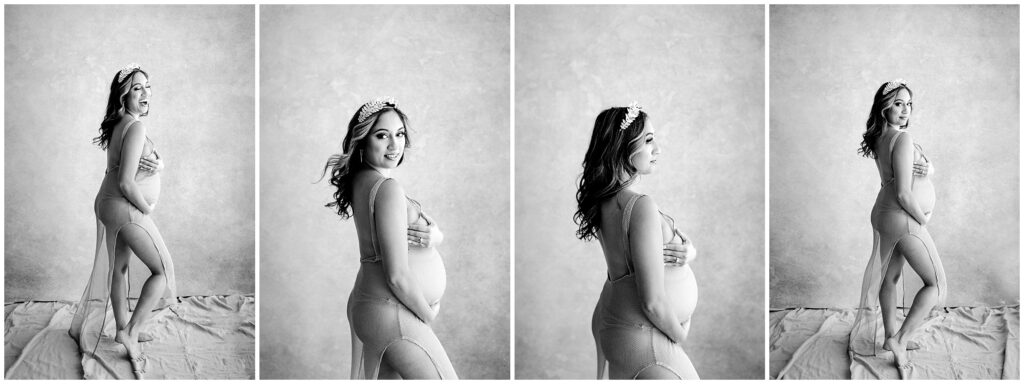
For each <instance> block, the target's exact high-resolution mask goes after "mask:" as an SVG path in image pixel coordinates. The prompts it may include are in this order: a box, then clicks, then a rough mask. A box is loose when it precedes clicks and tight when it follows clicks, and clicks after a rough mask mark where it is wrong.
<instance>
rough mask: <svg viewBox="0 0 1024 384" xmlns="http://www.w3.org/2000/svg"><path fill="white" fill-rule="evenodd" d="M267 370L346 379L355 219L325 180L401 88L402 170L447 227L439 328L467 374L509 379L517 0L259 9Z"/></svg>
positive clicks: (263, 350) (408, 186) (408, 185)
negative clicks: (358, 129) (375, 107)
mask: <svg viewBox="0 0 1024 384" xmlns="http://www.w3.org/2000/svg"><path fill="white" fill-rule="evenodd" d="M260 18H261V20H260V39H261V40H260V41H261V51H260V52H261V56H262V57H261V64H260V72H261V73H260V79H261V80H260V84H261V86H260V93H261V96H260V105H261V129H260V143H261V144H260V147H261V148H260V177H261V179H260V191H261V192H260V193H261V195H260V199H261V201H260V249H261V252H260V253H261V255H260V263H261V264H260V266H261V269H260V271H261V276H260V300H261V306H260V320H261V323H260V377H262V378H293V379H307V378H317V379H328V378H334V379H340V378H348V376H349V371H350V366H349V362H350V356H351V350H350V348H351V347H350V335H349V326H348V321H347V320H346V317H345V303H346V302H347V300H348V295H349V293H350V292H351V291H352V286H353V284H354V279H355V276H356V272H357V270H358V268H359V254H358V248H357V246H356V242H355V239H356V234H355V226H354V225H353V224H352V222H351V221H342V220H340V218H339V217H338V216H337V215H335V214H334V213H332V211H331V210H329V209H327V208H324V206H323V205H324V204H325V203H327V202H328V201H329V200H330V198H331V194H332V193H333V189H331V188H330V186H329V185H328V184H327V182H326V181H323V182H321V183H318V184H313V182H314V181H316V180H317V178H318V177H319V176H320V170H321V169H322V168H323V166H324V162H325V161H326V160H327V157H328V156H329V155H331V154H332V153H335V152H338V151H339V150H340V147H341V141H342V139H343V138H344V135H345V132H346V129H347V124H348V121H349V119H350V118H351V117H352V114H353V113H354V112H355V111H356V108H358V107H359V106H360V105H361V104H362V103H363V102H366V101H368V100H370V99H372V98H373V97H376V96H383V95H391V96H394V97H395V98H396V99H397V101H398V103H399V106H400V107H401V108H402V110H403V111H404V112H405V113H406V114H408V115H409V119H410V122H409V125H410V127H411V139H412V140H413V144H414V145H415V146H416V147H417V148H416V149H412V150H410V152H409V155H408V157H406V161H405V163H404V164H402V166H401V167H399V168H398V169H397V170H396V171H395V173H393V176H394V177H396V178H397V179H399V180H401V182H402V185H403V186H404V188H405V190H406V191H407V192H408V193H409V195H410V196H413V197H415V198H416V199H417V200H419V201H420V202H421V203H423V207H424V210H425V211H426V212H428V213H429V214H430V215H431V216H432V217H433V218H435V219H436V220H437V222H438V225H439V226H440V227H441V229H442V230H443V231H444V234H445V242H444V244H442V245H441V246H440V248H439V250H440V252H441V253H442V254H443V255H444V259H445V265H446V267H447V271H448V290H447V292H446V294H445V299H444V300H445V304H444V307H443V310H442V312H441V315H440V317H439V318H438V320H437V323H435V324H436V326H435V331H436V332H437V335H438V337H439V338H440V339H441V342H442V343H443V344H444V346H445V348H446V349H447V351H448V354H449V356H450V357H451V359H452V362H453V364H454V365H455V369H456V371H458V373H459V376H460V377H462V378H475V379H500V378H508V376H509V327H510V323H509V321H510V317H511V316H509V245H510V244H509V238H508V233H509V225H510V224H509V214H510V213H509V203H510V200H509V198H510V197H509V150H508V148H509V123H508V121H509V113H510V111H509V102H508V101H509V99H508V98H509V92H510V89H509V54H510V50H509V7H508V6H505V5H497V6H301V7H291V6H263V7H261V8H260Z"/></svg>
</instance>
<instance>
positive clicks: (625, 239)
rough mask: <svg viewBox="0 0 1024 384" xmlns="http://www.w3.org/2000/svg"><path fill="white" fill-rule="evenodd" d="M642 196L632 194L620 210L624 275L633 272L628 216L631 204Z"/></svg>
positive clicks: (631, 209) (631, 210)
mask: <svg viewBox="0 0 1024 384" xmlns="http://www.w3.org/2000/svg"><path fill="white" fill-rule="evenodd" d="M644 196H646V195H642V194H637V195H633V197H631V198H629V202H627V203H626V208H625V209H623V210H622V244H623V245H625V247H626V251H625V252H624V253H623V254H624V255H625V256H626V271H627V274H626V276H630V275H632V274H633V256H632V255H631V254H630V251H629V217H630V216H632V214H633V206H634V205H636V201H637V200H640V198H641V197H644Z"/></svg>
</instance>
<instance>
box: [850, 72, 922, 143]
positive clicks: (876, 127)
mask: <svg viewBox="0 0 1024 384" xmlns="http://www.w3.org/2000/svg"><path fill="white" fill-rule="evenodd" d="M886 84H888V83H882V86H880V87H878V91H877V92H875V102H874V103H872V104H871V114H870V115H868V123H867V129H866V130H865V131H864V136H863V137H864V140H863V141H861V142H860V149H858V150H857V153H858V154H860V155H861V156H864V157H868V158H872V159H873V158H875V150H874V149H873V148H874V147H875V143H876V142H877V141H878V138H879V137H882V132H885V125H886V121H885V116H884V115H882V113H884V112H885V110H886V109H889V108H890V107H892V103H893V101H894V100H896V95H897V94H899V93H900V90H901V89H906V90H907V93H909V94H910V99H911V100H913V99H914V91H911V90H910V87H907V85H906V84H900V85H899V86H898V87H896V88H894V89H892V90H889V92H888V93H883V92H882V91H884V90H885V85H886ZM907 127H910V120H907V125H904V126H903V128H907Z"/></svg>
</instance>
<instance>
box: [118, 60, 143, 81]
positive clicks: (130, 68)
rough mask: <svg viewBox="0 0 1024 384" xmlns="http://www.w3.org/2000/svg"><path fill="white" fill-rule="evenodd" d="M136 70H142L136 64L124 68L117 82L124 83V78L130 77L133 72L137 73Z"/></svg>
mask: <svg viewBox="0 0 1024 384" xmlns="http://www.w3.org/2000/svg"><path fill="white" fill-rule="evenodd" d="M136 69H142V68H140V67H139V65H138V64H135V63H131V64H128V65H126V66H124V68H121V72H119V73H118V74H117V82H118V83H120V82H122V81H124V78H125V77H128V75H129V74H131V73H132V71H135V70H136Z"/></svg>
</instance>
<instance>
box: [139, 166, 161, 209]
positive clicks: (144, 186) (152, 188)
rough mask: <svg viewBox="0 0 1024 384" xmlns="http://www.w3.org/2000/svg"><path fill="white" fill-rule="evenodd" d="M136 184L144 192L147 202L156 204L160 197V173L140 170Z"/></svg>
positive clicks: (143, 195)
mask: <svg viewBox="0 0 1024 384" xmlns="http://www.w3.org/2000/svg"><path fill="white" fill-rule="evenodd" d="M135 185H136V186H137V187H138V188H139V192H142V197H144V198H145V199H146V202H147V203H150V204H155V203H156V202H157V200H159V199H160V174H159V173H156V174H146V173H143V172H139V173H138V174H136V175H135Z"/></svg>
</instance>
